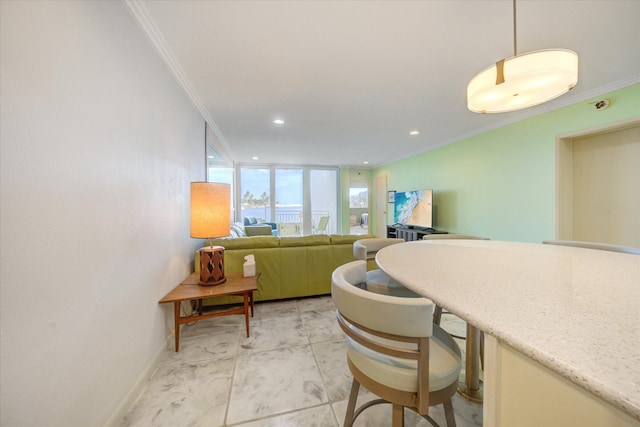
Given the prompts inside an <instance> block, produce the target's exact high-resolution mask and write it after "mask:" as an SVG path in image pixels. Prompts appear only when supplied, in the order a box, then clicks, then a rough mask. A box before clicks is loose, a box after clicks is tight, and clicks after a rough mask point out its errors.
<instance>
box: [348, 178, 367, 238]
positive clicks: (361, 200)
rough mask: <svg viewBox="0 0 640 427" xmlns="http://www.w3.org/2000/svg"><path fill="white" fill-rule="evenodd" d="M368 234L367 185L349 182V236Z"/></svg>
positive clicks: (365, 183)
mask: <svg viewBox="0 0 640 427" xmlns="http://www.w3.org/2000/svg"><path fill="white" fill-rule="evenodd" d="M368 232H369V183H368V182H351V185H350V186H349V234H367V233H368Z"/></svg>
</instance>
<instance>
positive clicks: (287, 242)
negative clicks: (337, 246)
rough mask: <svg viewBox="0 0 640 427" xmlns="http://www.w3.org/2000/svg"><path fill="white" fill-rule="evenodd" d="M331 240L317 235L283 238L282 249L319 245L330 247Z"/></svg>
mask: <svg viewBox="0 0 640 427" xmlns="http://www.w3.org/2000/svg"><path fill="white" fill-rule="evenodd" d="M330 244H331V240H330V239H329V236H327V235H326V234H315V235H312V236H299V237H281V238H280V247H292V246H318V245H330Z"/></svg>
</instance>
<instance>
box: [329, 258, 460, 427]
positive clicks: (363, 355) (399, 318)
mask: <svg viewBox="0 0 640 427" xmlns="http://www.w3.org/2000/svg"><path fill="white" fill-rule="evenodd" d="M365 280H366V261H362V260H358V261H352V262H350V263H347V264H344V265H342V266H340V267H338V268H337V269H336V270H335V271H334V272H333V275H332V279H331V281H332V283H331V296H332V299H333V302H334V303H335V305H336V308H337V310H336V316H337V319H338V324H339V325H340V327H341V328H342V330H343V331H344V333H345V334H346V339H347V365H348V367H349V370H350V371H351V373H352V375H353V383H352V386H351V392H350V394H349V402H348V404H347V411H346V414H345V418H344V426H345V427H351V426H352V425H353V422H354V421H355V419H356V418H357V417H358V416H359V415H360V414H361V413H362V411H364V410H365V409H367V408H369V407H371V406H373V405H376V404H380V403H390V404H391V405H392V426H393V427H399V426H403V425H404V408H409V409H411V410H413V411H415V412H417V413H418V414H420V415H421V416H422V417H424V418H426V419H427V420H428V421H429V422H430V423H431V424H433V425H435V426H437V425H438V424H437V423H436V422H435V420H433V419H432V418H431V417H429V407H430V406H435V405H439V404H442V405H443V406H444V412H445V418H446V422H447V426H448V427H455V425H456V421H455V417H454V414H453V405H452V402H451V398H452V397H453V395H454V394H455V393H456V390H457V387H458V377H459V375H460V369H461V357H460V348H459V347H458V345H457V344H456V343H455V341H454V340H453V338H452V337H451V336H449V334H447V333H446V332H445V331H444V330H442V328H440V327H439V326H438V325H434V324H433V310H434V305H435V304H434V303H433V302H432V301H431V300H429V299H426V298H402V297H395V296H390V295H384V294H378V293H374V292H369V291H366V290H364V289H362V288H361V287H359V286H358V285H360V284H361V283H362V282H364V281H365ZM360 385H363V386H364V387H365V388H367V389H368V390H369V391H370V392H372V393H373V394H375V395H377V396H378V397H379V399H374V400H371V401H369V402H366V403H364V404H363V405H362V406H360V407H359V408H358V409H357V410H356V400H357V398H358V391H359V389H360Z"/></svg>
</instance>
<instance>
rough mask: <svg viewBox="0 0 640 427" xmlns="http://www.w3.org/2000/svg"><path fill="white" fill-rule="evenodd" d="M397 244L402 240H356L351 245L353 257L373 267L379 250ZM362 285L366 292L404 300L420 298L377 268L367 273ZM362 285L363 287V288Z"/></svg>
mask: <svg viewBox="0 0 640 427" xmlns="http://www.w3.org/2000/svg"><path fill="white" fill-rule="evenodd" d="M398 243H404V239H394V238H386V239H385V238H369V239H360V240H356V241H355V242H354V243H353V255H354V256H355V257H356V259H357V260H361V261H365V262H366V263H367V264H368V265H371V264H374V265H375V259H376V253H378V251H379V250H380V249H382V248H385V247H387V246H389V245H395V244H398ZM376 266H377V265H376ZM363 283H364V284H366V290H368V291H369V292H376V293H379V294H386V295H394V296H398V297H406V298H420V295H418V294H416V293H415V292H413V291H410V290H409V289H407V288H405V287H404V286H403V285H402V284H401V283H398V282H397V281H395V280H393V279H392V278H391V277H389V276H388V275H387V274H386V273H385V272H384V271H382V270H380V269H379V268H376V269H373V270H370V271H367V277H366V281H364V282H363ZM364 284H363V286H365V285H364Z"/></svg>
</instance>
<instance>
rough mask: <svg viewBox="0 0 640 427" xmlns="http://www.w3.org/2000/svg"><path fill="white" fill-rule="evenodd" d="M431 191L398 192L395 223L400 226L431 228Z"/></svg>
mask: <svg viewBox="0 0 640 427" xmlns="http://www.w3.org/2000/svg"><path fill="white" fill-rule="evenodd" d="M431 199H432V197H431V190H416V191H404V192H400V191H399V192H396V194H395V200H394V207H393V213H394V215H393V216H394V221H395V222H396V223H399V224H409V225H419V226H423V227H431V203H432V200H431Z"/></svg>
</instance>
